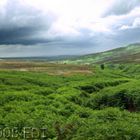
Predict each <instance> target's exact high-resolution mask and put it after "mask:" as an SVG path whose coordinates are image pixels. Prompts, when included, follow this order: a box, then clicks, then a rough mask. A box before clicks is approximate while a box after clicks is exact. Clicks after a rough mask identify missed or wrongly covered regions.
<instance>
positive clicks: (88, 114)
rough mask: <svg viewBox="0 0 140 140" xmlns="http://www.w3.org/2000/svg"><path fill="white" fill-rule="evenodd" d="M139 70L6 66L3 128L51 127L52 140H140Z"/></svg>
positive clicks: (1, 82)
mask: <svg viewBox="0 0 140 140" xmlns="http://www.w3.org/2000/svg"><path fill="white" fill-rule="evenodd" d="M9 63H10V64H9ZM7 64H8V66H7ZM17 65H18V66H17ZM6 66H7V67H6ZM9 67H10V68H9ZM21 67H22V68H25V69H26V71H20V69H21ZM33 67H34V68H36V67H37V68H38V67H39V68H38V69H40V70H39V71H38V69H37V70H33ZM44 67H45V70H44V69H43V70H42V68H44ZM139 67H140V65H135V64H134V65H128V64H124V65H122V64H121V65H105V69H104V70H102V69H101V68H100V66H98V65H96V66H93V67H91V66H90V67H89V66H75V65H62V64H47V63H36V64H34V63H31V64H29V62H26V63H25V62H24V63H23V62H21V63H15V62H14V64H12V62H6V63H5V64H2V65H1V71H0V128H5V127H7V126H8V127H10V128H13V127H17V128H18V130H19V132H20V133H22V129H23V127H35V128H47V134H46V136H47V138H45V139H50V140H109V139H110V140H112V139H115V140H130V139H135V140H139V139H140V127H139V126H140V113H139V111H140V81H139V77H140V73H139V69H138V68H139ZM48 69H49V70H48ZM51 69H54V71H53V73H50V71H51ZM58 70H60V71H61V70H62V71H65V73H61V74H58V73H57V71H58ZM79 70H80V71H85V70H89V71H90V73H86V72H83V73H79V72H77V71H79ZM75 71H76V73H75ZM67 73H68V74H67ZM7 139H10V138H7ZM18 139H19V140H20V139H23V137H19V138H18ZM30 139H33V138H32V137H31V136H30ZM36 139H38V140H40V139H41V138H40V137H39V138H36ZM42 139H43V138H42Z"/></svg>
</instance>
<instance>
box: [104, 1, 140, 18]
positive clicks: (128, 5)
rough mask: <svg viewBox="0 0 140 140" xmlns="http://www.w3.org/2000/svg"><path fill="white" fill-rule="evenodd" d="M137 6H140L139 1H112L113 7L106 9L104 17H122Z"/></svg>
mask: <svg viewBox="0 0 140 140" xmlns="http://www.w3.org/2000/svg"><path fill="white" fill-rule="evenodd" d="M138 6H140V0H114V2H113V5H111V6H110V8H108V9H107V11H106V12H105V13H104V16H109V15H124V14H127V13H129V12H130V11H131V10H133V9H134V8H135V7H138Z"/></svg>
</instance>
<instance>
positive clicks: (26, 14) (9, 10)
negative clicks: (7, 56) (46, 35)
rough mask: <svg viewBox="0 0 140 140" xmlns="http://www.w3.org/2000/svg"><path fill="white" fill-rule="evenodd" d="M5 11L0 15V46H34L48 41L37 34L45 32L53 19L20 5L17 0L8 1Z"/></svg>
mask: <svg viewBox="0 0 140 140" xmlns="http://www.w3.org/2000/svg"><path fill="white" fill-rule="evenodd" d="M4 9H5V11H3V12H1V13H0V44H35V43H41V42H42V43H44V42H45V43H46V42H48V41H49V40H47V39H46V40H45V39H40V38H39V36H38V34H39V32H41V31H47V30H48V29H49V28H50V26H51V23H52V21H53V18H52V17H51V15H44V14H43V13H42V12H41V11H39V10H36V9H34V8H32V7H27V6H24V5H21V4H20V3H19V1H18V0H8V1H7V4H6V6H5V8H4Z"/></svg>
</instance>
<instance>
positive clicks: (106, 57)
mask: <svg viewBox="0 0 140 140" xmlns="http://www.w3.org/2000/svg"><path fill="white" fill-rule="evenodd" d="M63 62H64V63H75V64H94V63H99V64H100V63H140V43H137V44H131V45H128V46H126V47H122V48H117V49H114V50H110V51H106V52H101V53H96V54H90V55H85V56H81V57H78V58H76V59H71V60H65V61H63Z"/></svg>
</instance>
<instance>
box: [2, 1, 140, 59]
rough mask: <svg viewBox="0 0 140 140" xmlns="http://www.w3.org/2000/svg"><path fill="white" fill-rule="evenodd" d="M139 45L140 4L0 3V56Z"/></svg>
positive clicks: (85, 52)
mask: <svg viewBox="0 0 140 140" xmlns="http://www.w3.org/2000/svg"><path fill="white" fill-rule="evenodd" d="M138 42H140V0H0V57H22V56H24V57H25V56H54V55H81V54H88V53H89V54H90V53H96V52H100V51H105V50H110V49H113V48H117V47H121V46H125V45H128V44H132V43H138Z"/></svg>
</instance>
